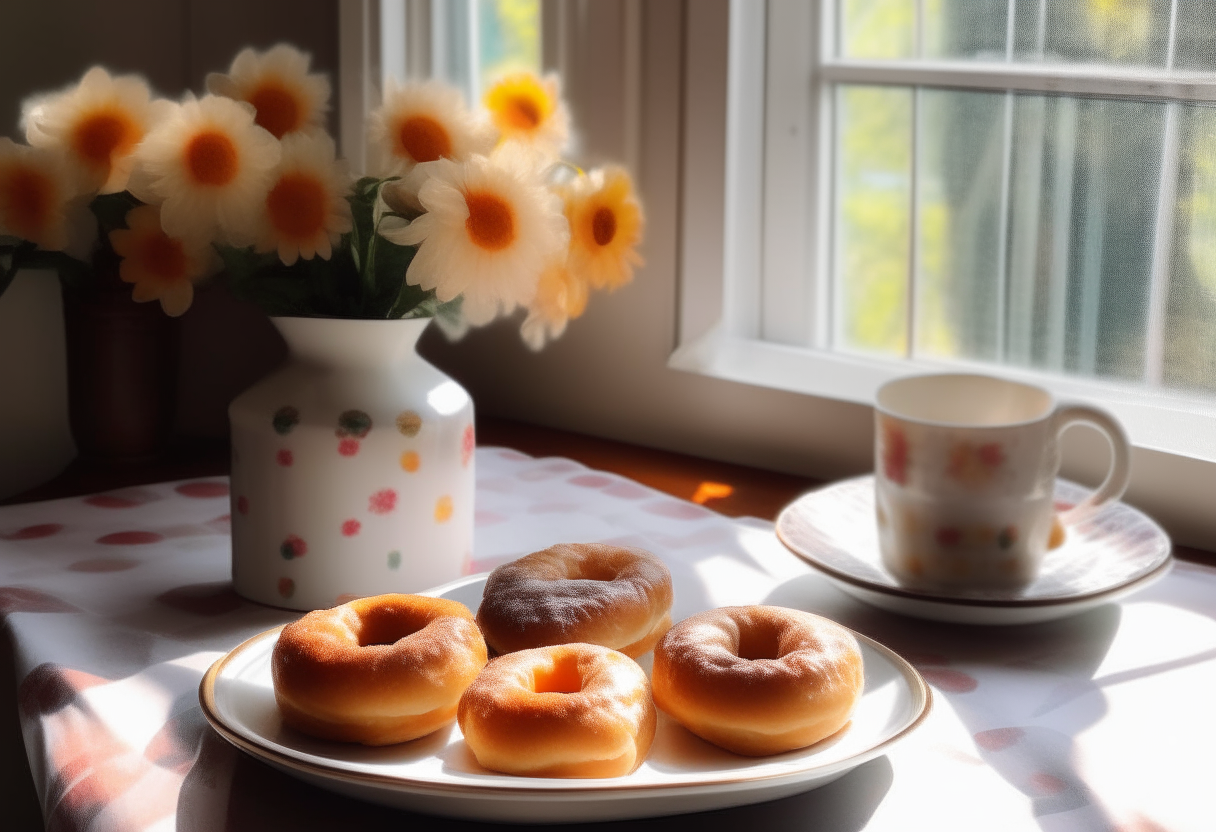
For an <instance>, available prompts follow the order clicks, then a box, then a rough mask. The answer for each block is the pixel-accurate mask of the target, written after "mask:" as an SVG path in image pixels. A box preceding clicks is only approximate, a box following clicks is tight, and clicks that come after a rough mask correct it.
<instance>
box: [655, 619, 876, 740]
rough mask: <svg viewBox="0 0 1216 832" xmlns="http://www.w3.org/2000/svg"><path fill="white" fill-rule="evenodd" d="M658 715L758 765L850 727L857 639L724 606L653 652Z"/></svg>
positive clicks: (682, 627) (685, 625)
mask: <svg viewBox="0 0 1216 832" xmlns="http://www.w3.org/2000/svg"><path fill="white" fill-rule="evenodd" d="M653 680H654V702H655V704H656V705H657V706H658V707H659V710H661V711H663V712H664V713H666V714H668V715H669V716H671V717H673V718H674V719H675V720H676V721H677V722H679V723H680V724H681V725H683V726H684V727H685V728H687V729H688V730H689V731H692V732H693V733H694V734H696V735H697V736H699V737H701V738H702V739H705V740H708V741H709V742H711V743H713V744H714V745H717V746H720V747H722V748H725V749H727V750H728V751H733V752H735V753H736V754H745V755H747V756H751V757H758V756H762V755H765V754H778V753H780V752H782V751H790V750H793V749H795V748H804V747H806V746H808V745H813V744H814V743H817V742H819V741H820V740H822V739H824V738H826V737H830V736H831V735H832V734H835V733H836V732H837V731H839V730H840V729H841V728H843V727H844V726H845V724H846V723H848V721H849V715H850V714H851V713H852V711H853V706H854V705H855V704H856V702H857V699H858V696H859V695H860V694H861V688H862V683H863V677H862V666H861V651H860V649H859V648H858V646H857V639H855V638H854V637H853V634H852V633H850V632H849V631H848V630H846V629H845V628H844V627H841V626H840V625H839V624H836V623H834V622H832V621H828V620H827V619H826V618H820V617H819V616H817V615H812V614H811V613H809V612H800V611H799V610H791V609H786V608H785V607H763V606H755V607H724V608H722V609H717V610H710V611H708V612H703V613H700V614H698V615H694V616H692V617H691V618H687V619H685V620H683V621H681V622H680V623H679V624H677V625H676V626H674V627H672V628H671V629H670V630H668V631H667V634H666V635H665V636H663V639H662V641H660V642H659V644H658V646H657V647H655V650H654V672H653Z"/></svg>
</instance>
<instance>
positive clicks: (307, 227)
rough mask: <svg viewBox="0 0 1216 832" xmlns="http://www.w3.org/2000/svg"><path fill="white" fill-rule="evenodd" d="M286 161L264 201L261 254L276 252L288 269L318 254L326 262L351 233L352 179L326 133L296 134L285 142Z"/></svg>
mask: <svg viewBox="0 0 1216 832" xmlns="http://www.w3.org/2000/svg"><path fill="white" fill-rule="evenodd" d="M282 147H283V158H282V160H281V161H280V162H279V165H278V167H277V168H275V171H274V174H273V181H272V184H271V186H270V190H269V192H267V194H266V198H265V199H264V200H263V210H262V223H261V229H260V233H259V236H258V241H257V244H256V245H257V248H258V250H259V251H275V250H277V251H278V253H279V259H281V260H282V261H283V263H284V264H286V265H288V266H290V265H292V264H293V263H295V262H296V260H297V258H300V257H303V258H304V259H305V260H311V259H312V258H313V257H314V256H315V255H318V254H319V255H320V256H321V257H322V259H325V260H328V259H329V258H330V255H331V254H332V252H333V247H334V246H335V245H337V243H338V240H339V239H340V238H341V237H342V235H343V234H345V233H346V232H347V231H350V229H351V213H350V203H349V202H347V200H346V197H347V194H349V193H350V177H349V176H348V175H347V173H346V166H345V165H343V164H342V163H341V162H339V161H337V160H336V158H335V155H336V153H335V148H334V140H333V139H331V138H330V137H329V136H327V135H325V134H324V133H315V134H308V133H295V134H292V135H288V136H285V137H284V138H283V142H282Z"/></svg>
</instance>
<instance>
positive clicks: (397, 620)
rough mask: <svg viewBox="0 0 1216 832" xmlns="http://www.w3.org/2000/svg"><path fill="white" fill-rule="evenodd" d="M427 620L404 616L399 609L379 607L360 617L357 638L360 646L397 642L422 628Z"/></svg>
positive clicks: (356, 632) (356, 629) (356, 630)
mask: <svg viewBox="0 0 1216 832" xmlns="http://www.w3.org/2000/svg"><path fill="white" fill-rule="evenodd" d="M425 626H426V622H425V621H422V620H418V619H415V618H414V617H412V616H403V615H402V614H401V612H400V611H399V610H394V609H391V608H390V609H383V610H380V609H377V610H373V611H370V612H367V613H365V614H364V615H362V616H361V617H360V618H359V623H358V625H357V626H356V628H355V639H356V640H357V641H358V642H359V646H360V647H372V646H374V645H382V644H383V645H387V644H396V643H397V642H398V641H400V640H401V639H403V638H405V637H406V636H412V635H413V634H414V633H416V632H418V631H420V630H422V629H423V628H424V627H425Z"/></svg>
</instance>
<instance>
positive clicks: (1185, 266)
mask: <svg viewBox="0 0 1216 832" xmlns="http://www.w3.org/2000/svg"><path fill="white" fill-rule="evenodd" d="M1181 109H1182V129H1181V131H1180V133H1181V141H1180V145H1181V153H1180V158H1179V160H1178V210H1177V213H1176V215H1175V220H1174V223H1175V224H1174V249H1173V257H1172V259H1171V266H1172V274H1171V275H1170V293H1169V301H1168V306H1167V311H1166V339H1165V368H1164V373H1163V379H1164V382H1165V383H1166V385H1168V386H1171V387H1177V388H1182V389H1186V390H1202V391H1205V392H1216V326H1213V321H1216V110H1213V109H1212V108H1211V107H1183V108H1181Z"/></svg>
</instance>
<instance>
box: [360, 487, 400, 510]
mask: <svg viewBox="0 0 1216 832" xmlns="http://www.w3.org/2000/svg"><path fill="white" fill-rule="evenodd" d="M396 507H397V492H396V491H394V490H393V489H391V488H382V489H380V490H379V491H377V492H376V493H375V494H373V495H372V496H371V497H369V498H368V500H367V510H368V511H370V512H371V513H372V514H388V513H389V512H390V511H392V510H393V509H395V508H396Z"/></svg>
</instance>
